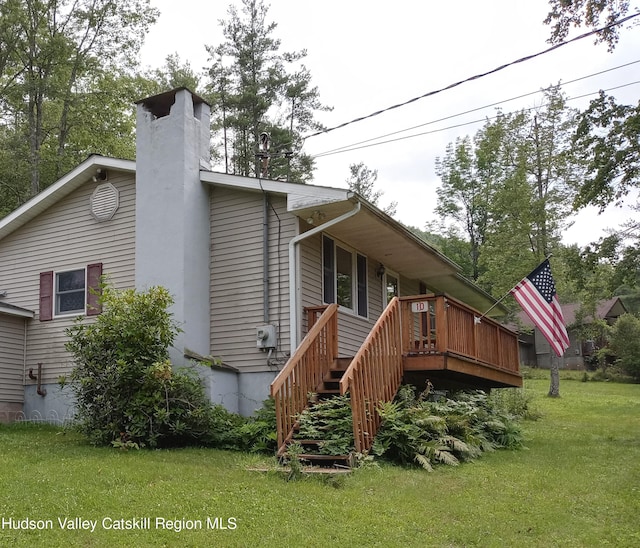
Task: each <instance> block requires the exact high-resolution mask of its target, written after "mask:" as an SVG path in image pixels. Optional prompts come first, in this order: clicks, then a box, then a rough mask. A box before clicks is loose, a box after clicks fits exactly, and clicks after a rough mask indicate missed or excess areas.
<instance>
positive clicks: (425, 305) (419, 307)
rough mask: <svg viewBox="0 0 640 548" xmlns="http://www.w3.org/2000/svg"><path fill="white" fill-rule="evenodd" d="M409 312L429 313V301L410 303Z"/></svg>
mask: <svg viewBox="0 0 640 548" xmlns="http://www.w3.org/2000/svg"><path fill="white" fill-rule="evenodd" d="M411 312H429V301H419V302H415V303H411Z"/></svg>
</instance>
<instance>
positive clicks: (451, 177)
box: [435, 137, 492, 280]
mask: <svg viewBox="0 0 640 548" xmlns="http://www.w3.org/2000/svg"><path fill="white" fill-rule="evenodd" d="M436 173H437V175H438V176H439V177H440V179H441V181H442V184H441V185H440V186H439V187H438V189H437V190H436V192H437V195H438V205H437V207H436V210H435V211H436V213H437V214H438V215H439V216H440V218H441V219H442V220H443V221H444V220H448V221H449V223H451V222H452V223H453V225H454V226H455V227H457V228H458V229H460V230H461V231H462V234H464V236H465V237H466V238H468V240H469V246H470V256H471V257H470V258H471V265H472V267H471V278H472V279H473V280H477V279H478V278H479V276H480V269H479V258H480V248H481V247H482V245H483V244H484V240H485V234H486V230H487V222H488V218H489V201H490V198H491V190H492V181H491V180H483V179H482V178H481V176H480V174H479V173H478V169H477V167H476V159H475V150H474V148H473V146H472V144H471V139H470V138H469V137H465V138H463V139H460V138H458V139H457V140H456V142H455V145H454V144H453V143H450V144H449V145H448V146H447V150H446V153H445V156H444V158H437V159H436ZM450 228H451V225H449V229H450ZM454 233H455V229H454Z"/></svg>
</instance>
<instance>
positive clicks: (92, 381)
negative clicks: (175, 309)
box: [66, 286, 237, 447]
mask: <svg viewBox="0 0 640 548" xmlns="http://www.w3.org/2000/svg"><path fill="white" fill-rule="evenodd" d="M172 302H173V300H172V297H171V295H170V294H169V292H168V291H167V290H166V289H164V288H162V287H152V288H150V289H149V290H148V291H146V292H136V291H134V290H125V291H115V290H114V289H112V288H110V287H108V286H105V287H104V288H103V293H102V307H103V312H102V314H100V315H99V316H97V317H96V320H95V322H91V323H88V322H86V321H85V319H84V318H83V317H80V318H78V319H77V320H76V322H75V323H74V325H73V326H72V327H70V328H69V329H68V330H67V335H68V336H69V341H68V342H67V344H66V348H67V350H68V351H69V352H70V353H71V354H72V355H73V357H74V361H75V367H74V369H73V370H72V372H71V376H70V381H71V383H70V386H71V390H72V391H73V393H74V395H75V398H76V408H77V416H78V419H79V427H80V429H81V431H82V432H83V433H84V434H85V435H87V436H88V438H89V440H90V441H91V442H92V443H94V444H97V445H108V444H113V445H116V446H119V447H142V446H148V447H165V446H174V445H187V444H193V443H207V444H217V443H220V444H224V443H226V438H225V436H226V434H225V432H227V431H228V430H229V428H230V427H233V425H234V424H235V423H237V419H236V418H235V417H234V416H233V415H232V414H230V413H228V412H227V411H226V410H225V409H224V408H222V407H221V406H212V405H211V404H210V403H209V401H208V399H207V397H206V395H205V392H204V389H203V387H202V384H201V382H200V379H199V377H198V376H197V374H196V373H195V372H194V371H192V370H189V369H178V370H175V369H173V368H172V366H171V363H170V362H169V354H168V348H169V347H170V346H171V345H172V344H173V342H174V340H175V338H176V335H177V334H178V327H177V325H176V324H175V322H174V321H173V319H172V317H171V314H170V312H169V310H168V309H169V306H170V305H171V304H172Z"/></svg>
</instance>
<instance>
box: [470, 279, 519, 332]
mask: <svg viewBox="0 0 640 548" xmlns="http://www.w3.org/2000/svg"><path fill="white" fill-rule="evenodd" d="M519 283H520V282H518V284H519ZM518 284H516V285H514V286H513V287H512V288H511V289H510V290H509V291H507V292H506V293H505V294H504V295H503V296H502V297H500V298H499V299H498V300H497V301H496V302H495V303H493V306H492V307H491V308H489V310H487V311H486V312H485V313H484V314H482V316H474V317H473V322H474V323H476V324H478V323H480V322H481V321H482V318H484V317H485V316H486V315H487V314H489V312H491V311H492V310H493V309H494V308H495V307H496V306H498V305H499V304H500V303H501V302H502V301H504V300H505V299H506V298H507V297H508V296H509V295H511V292H512V291H513V290H514V289H515V288H516V286H517V285H518Z"/></svg>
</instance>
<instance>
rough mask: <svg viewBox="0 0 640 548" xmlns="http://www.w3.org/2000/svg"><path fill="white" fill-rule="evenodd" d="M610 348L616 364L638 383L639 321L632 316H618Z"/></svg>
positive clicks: (612, 331) (639, 361) (639, 363)
mask: <svg viewBox="0 0 640 548" xmlns="http://www.w3.org/2000/svg"><path fill="white" fill-rule="evenodd" d="M610 346H611V350H612V351H613V353H614V355H615V356H616V364H618V365H620V367H622V369H623V370H624V371H625V372H626V373H627V374H629V375H631V376H632V377H633V378H634V379H635V380H637V381H640V319H639V318H638V317H636V316H634V315H632V314H623V315H622V316H620V317H619V318H618V320H617V321H616V323H615V324H614V325H613V328H612V330H611V342H610Z"/></svg>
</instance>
